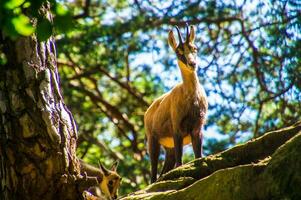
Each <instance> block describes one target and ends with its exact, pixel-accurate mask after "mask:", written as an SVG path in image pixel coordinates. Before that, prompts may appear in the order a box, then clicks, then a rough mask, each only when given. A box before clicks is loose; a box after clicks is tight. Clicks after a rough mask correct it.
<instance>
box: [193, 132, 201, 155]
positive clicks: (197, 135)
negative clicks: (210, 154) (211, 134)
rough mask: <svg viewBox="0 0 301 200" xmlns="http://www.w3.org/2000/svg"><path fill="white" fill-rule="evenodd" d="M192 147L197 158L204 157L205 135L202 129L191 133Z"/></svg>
mask: <svg viewBox="0 0 301 200" xmlns="http://www.w3.org/2000/svg"><path fill="white" fill-rule="evenodd" d="M191 140H192V147H193V152H194V157H195V158H201V157H202V149H203V147H202V144H203V135H202V132H201V130H200V129H197V130H194V131H193V133H192V134H191Z"/></svg>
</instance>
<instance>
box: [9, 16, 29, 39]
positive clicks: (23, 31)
mask: <svg viewBox="0 0 301 200" xmlns="http://www.w3.org/2000/svg"><path fill="white" fill-rule="evenodd" d="M11 23H12V24H13V26H14V28H15V30H16V32H17V33H19V34H20V35H24V36H29V35H31V34H32V33H33V32H34V28H33V26H32V24H31V23H30V21H29V18H28V17H27V16H25V15H23V14H21V15H18V16H15V17H13V18H12V19H11Z"/></svg>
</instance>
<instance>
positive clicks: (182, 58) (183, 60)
mask: <svg viewBox="0 0 301 200" xmlns="http://www.w3.org/2000/svg"><path fill="white" fill-rule="evenodd" d="M176 54H177V58H178V59H179V60H180V61H182V62H183V63H184V64H187V59H186V57H185V56H184V54H180V53H179V52H178V51H177V52H176Z"/></svg>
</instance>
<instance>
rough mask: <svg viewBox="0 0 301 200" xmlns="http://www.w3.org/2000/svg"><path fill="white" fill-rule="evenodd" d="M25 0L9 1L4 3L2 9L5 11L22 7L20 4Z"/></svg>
mask: <svg viewBox="0 0 301 200" xmlns="http://www.w3.org/2000/svg"><path fill="white" fill-rule="evenodd" d="M24 1H25V0H9V1H8V2H6V3H5V4H4V7H5V8H6V9H9V10H11V9H14V8H16V7H19V6H20V5H22V3H24Z"/></svg>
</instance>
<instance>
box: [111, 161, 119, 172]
mask: <svg viewBox="0 0 301 200" xmlns="http://www.w3.org/2000/svg"><path fill="white" fill-rule="evenodd" d="M118 164H119V162H118V161H117V160H116V161H115V162H114V163H113V165H112V166H111V170H112V171H114V172H116V171H117V167H118Z"/></svg>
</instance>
